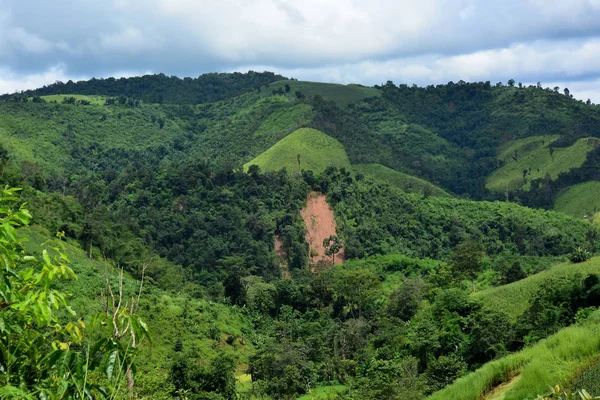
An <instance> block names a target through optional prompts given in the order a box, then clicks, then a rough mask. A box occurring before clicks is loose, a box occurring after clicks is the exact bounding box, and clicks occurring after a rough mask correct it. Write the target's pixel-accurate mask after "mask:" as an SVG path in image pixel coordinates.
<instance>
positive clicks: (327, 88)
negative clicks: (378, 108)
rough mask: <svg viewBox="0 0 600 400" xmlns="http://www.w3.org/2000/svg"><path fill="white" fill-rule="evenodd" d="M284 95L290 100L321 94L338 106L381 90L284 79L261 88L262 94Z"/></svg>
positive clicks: (360, 99)
mask: <svg viewBox="0 0 600 400" xmlns="http://www.w3.org/2000/svg"><path fill="white" fill-rule="evenodd" d="M273 94H279V95H284V96H286V97H287V98H288V99H290V100H294V99H298V98H309V99H310V98H313V97H314V96H321V97H322V98H324V99H325V100H329V101H333V102H335V103H336V104H337V105H339V106H340V107H346V106H347V105H349V104H352V103H357V102H359V101H362V100H364V99H366V98H369V97H379V96H381V91H380V90H378V89H375V88H372V87H367V86H362V85H340V84H337V83H321V82H307V81H296V80H284V81H277V82H273V83H270V84H269V85H268V86H266V87H265V88H264V89H262V90H261V95H262V96H271V95H273Z"/></svg>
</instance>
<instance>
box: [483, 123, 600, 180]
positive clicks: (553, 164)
mask: <svg viewBox="0 0 600 400" xmlns="http://www.w3.org/2000/svg"><path fill="white" fill-rule="evenodd" d="M558 139H559V136H558V135H552V136H533V137H529V138H526V139H518V140H515V141H514V142H512V143H510V144H509V145H508V146H507V147H506V148H505V149H504V150H503V151H502V152H501V154H500V155H499V157H498V159H499V160H500V161H501V162H503V164H504V165H503V166H502V167H501V168H500V169H498V170H496V171H494V172H493V173H492V174H491V175H490V176H489V177H488V179H487V182H486V188H487V189H489V190H492V191H496V192H503V191H505V190H509V191H510V190H517V189H523V190H529V187H530V182H531V181H532V180H534V179H538V178H544V177H546V175H549V176H550V178H551V179H556V178H557V177H558V174H560V173H561V172H568V171H569V170H570V169H573V168H579V167H581V165H582V164H583V163H584V162H585V160H586V158H587V153H589V152H590V151H592V150H593V149H594V148H596V147H597V146H598V144H599V143H600V141H599V140H598V139H596V138H584V139H579V140H578V141H577V142H575V143H574V144H573V145H572V146H569V147H565V148H555V149H551V148H550V147H549V146H550V144H551V143H552V142H554V141H556V140H558ZM525 170H526V171H527V173H526V174H525V177H524V171H525Z"/></svg>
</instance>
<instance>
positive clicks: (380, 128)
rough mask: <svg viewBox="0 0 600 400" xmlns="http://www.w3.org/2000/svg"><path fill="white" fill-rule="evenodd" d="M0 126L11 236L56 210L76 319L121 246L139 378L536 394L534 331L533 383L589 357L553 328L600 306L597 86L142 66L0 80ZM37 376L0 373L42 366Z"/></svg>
mask: <svg viewBox="0 0 600 400" xmlns="http://www.w3.org/2000/svg"><path fill="white" fill-rule="evenodd" d="M0 138H1V141H0V161H1V163H2V164H1V167H2V170H1V177H2V178H1V180H2V182H3V184H5V185H8V187H22V188H23V190H22V191H21V192H20V197H19V198H18V199H16V198H15V196H14V195H13V194H10V196H9V195H6V196H5V197H6V200H5V202H6V204H7V206H2V207H0V213H2V215H0V217H2V218H9V216H11V217H10V218H13V217H12V215H13V214H12V213H13V211H14V210H16V209H18V207H17V205H18V204H20V203H23V202H26V203H27V206H26V207H28V208H29V209H30V210H31V213H32V214H33V219H32V220H31V222H32V225H30V226H29V227H23V228H20V229H19V231H18V232H19V235H20V236H21V237H24V238H29V239H30V240H29V242H26V243H27V244H26V245H25V249H24V250H23V251H21V252H19V251H20V250H19V251H17V250H18V246H20V244H18V243H17V242H14V244H13V245H14V246H15V247H14V248H15V249H16V250H14V252H15V254H37V253H39V251H40V247H43V243H44V242H45V241H46V240H47V239H49V238H52V237H55V236H56V235H55V234H56V233H57V232H58V238H57V240H58V241H59V242H60V243H63V244H64V246H66V252H67V253H68V255H69V257H70V258H71V262H70V265H71V267H72V269H73V270H74V272H75V274H76V275H77V276H78V277H79V280H78V281H76V283H74V284H68V283H62V282H59V283H56V285H57V287H58V288H60V289H61V290H71V291H72V292H73V297H72V299H71V300H70V302H71V303H72V305H73V308H74V309H75V310H76V311H77V312H78V313H79V314H80V315H82V316H83V317H84V318H83V319H82V323H84V324H86V325H89V324H88V322H90V320H91V318H92V315H94V313H96V312H97V311H99V310H101V309H102V305H103V304H107V303H106V293H104V292H105V291H106V290H107V287H106V276H107V275H108V280H109V282H113V286H110V287H114V288H115V290H117V291H118V287H119V285H118V281H119V272H118V271H119V270H120V269H121V268H122V270H123V274H124V278H123V279H124V280H123V282H124V287H125V288H126V290H125V292H127V296H128V297H129V296H131V295H132V294H133V295H134V297H135V293H136V288H139V287H140V285H141V283H142V281H143V282H144V288H145V289H144V291H143V292H142V295H140V300H139V308H138V310H137V313H136V316H139V318H141V319H142V320H144V321H146V322H147V326H148V330H149V332H150V334H151V335H152V336H153V340H152V343H147V344H146V343H144V344H143V345H142V346H141V347H140V348H139V351H137V349H136V351H135V352H136V360H137V367H138V370H139V371H140V372H141V373H140V372H139V373H138V374H137V375H136V376H137V377H136V380H135V384H134V387H133V389H131V390H133V394H132V395H135V396H137V397H138V398H152V399H162V398H165V399H166V398H177V396H179V397H181V396H182V394H185V395H186V396H188V398H190V399H204V398H211V399H227V398H231V397H232V396H234V395H235V393H236V392H237V393H238V394H241V395H243V396H248V397H249V398H253V397H252V396H254V397H256V398H259V397H261V396H262V397H265V398H274V399H278V398H294V397H295V396H300V395H307V396H317V397H316V398H318V396H321V397H325V396H327V395H331V396H338V395H339V396H346V397H345V398H361V399H371V398H372V399H376V398H403V399H404V398H415V399H419V398H423V397H424V396H426V395H431V396H432V398H444V396H449V397H448V398H465V399H466V398H467V397H460V396H462V395H461V394H460V393H463V388H464V386H463V385H467V386H469V387H470V388H471V389H472V391H473V393H475V394H474V396H476V397H473V398H478V397H477V396H481V395H482V394H485V395H486V396H487V395H488V394H489V393H490V392H494V391H495V393H496V394H497V392H501V393H500V394H501V395H504V394H505V393H512V392H510V390H513V389H510V388H509V389H507V387H514V388H515V389H514V393H516V394H515V396H517V395H518V396H522V395H523V396H530V397H534V396H536V395H537V394H541V393H540V392H538V390H542V389H543V388H542V389H540V388H541V386H540V384H539V383H540V382H539V381H535V380H531V379H530V378H529V376H533V375H535V374H536V373H537V372H536V371H537V370H536V369H535V368H534V366H535V365H537V364H536V363H548V362H549V361H548V357H549V355H548V345H547V344H548V343H553V341H558V342H559V344H558V345H557V346H559V347H560V348H561V349H562V348H563V347H562V346H563V345H565V346H564V348H565V349H566V350H565V351H568V352H569V354H571V355H572V357H571V356H568V357H563V358H556V359H555V360H554V361H553V362H556V363H557V365H563V363H565V364H568V368H564V369H560V370H558V369H557V370H556V371H555V372H556V373H555V372H552V371H551V372H552V373H548V374H547V375H545V376H546V377H547V379H552V380H553V381H552V382H544V385H546V386H547V385H548V384H552V385H555V384H560V385H565V384H566V385H575V382H579V381H581V382H587V381H585V379H584V378H583V377H584V375H585V373H584V372H583V371H584V370H589V371H590V372H589V373H590V374H593V371H594V369H593V368H596V367H595V365H593V362H592V361H593V360H594V359H595V357H597V354H598V353H597V352H596V351H592V352H590V350H589V349H590V348H591V347H590V346H593V344H594V343H595V342H594V343H592V342H590V341H587V340H586V341H583V342H581V343H580V345H578V344H577V343H572V342H570V341H569V340H567V339H568V338H571V337H580V336H584V337H585V336H586V335H590V332H594V331H595V329H596V327H597V318H596V317H595V315H596V314H595V313H594V309H595V308H596V307H598V306H600V297H598V296H597V293H598V290H599V289H598V287H599V286H600V284H599V283H598V282H599V281H600V279H599V277H598V275H599V273H600V270H598V263H597V260H596V259H595V258H593V259H592V260H591V261H587V262H586V260H588V259H589V258H590V257H591V256H592V255H593V254H594V253H595V252H596V251H597V250H598V248H599V243H598V234H599V231H598V227H597V224H594V223H592V222H596V221H595V218H594V216H595V213H596V212H597V210H596V206H595V205H594V204H595V199H596V197H597V196H595V193H596V192H597V191H598V188H597V185H596V184H597V180H598V171H599V169H598V160H600V158H599V154H600V150H598V140H599V138H600V108H599V107H598V106H596V105H592V104H585V103H582V102H579V101H577V100H575V99H573V98H572V97H571V96H570V95H565V94H561V93H559V92H558V91H556V90H549V89H543V88H541V87H538V86H530V87H519V86H513V85H511V84H509V85H503V84H496V85H491V84H490V83H489V82H478V83H466V82H462V81H461V82H458V83H452V82H450V83H448V84H446V85H437V86H427V87H417V86H412V87H411V86H407V85H403V84H402V85H398V86H397V85H394V84H393V83H392V82H388V83H386V84H384V85H381V86H375V87H365V86H361V85H338V84H328V83H315V82H302V81H297V80H289V79H285V78H283V77H281V76H278V75H275V74H272V73H268V72H265V73H256V72H249V73H247V74H239V73H235V74H207V75H202V76H200V77H198V78H194V79H191V78H185V79H179V78H175V77H170V78H169V77H166V76H164V75H153V76H145V77H139V78H127V79H118V80H117V79H102V80H98V79H93V80H90V81H82V82H77V83H73V82H68V83H66V84H61V83H56V84H54V85H50V86H48V87H44V88H41V89H37V90H32V91H28V92H24V93H17V94H11V95H4V96H2V97H1V98H0ZM7 190H9V189H7ZM6 193H8V192H6ZM10 193H12V192H10ZM317 194H318V198H319V200H320V202H319V204H318V207H316V206H315V207H313V208H314V209H313V210H311V212H310V215H309V216H308V217H306V218H303V214H306V213H305V212H303V210H304V209H305V208H306V205H307V202H308V200H309V198H310V196H316V195H317ZM19 215H20V214H19ZM332 215H333V216H334V218H331V216H332ZM584 215H587V218H583V216H584ZM15 218H16V217H15ZM20 218H21V219H23V221H25V219H27V218H25V217H23V216H21V217H20ZM332 219H333V220H332ZM15 221H16V222H15V226H16V225H27V224H25V223H24V222H23V221H20V220H15ZM19 221H20V222H19ZM321 222H323V223H324V224H325V223H327V225H328V226H327V227H326V228H327V229H326V230H324V231H323V232H326V233H323V232H320V231H319V229H320V227H321V224H320V223H321ZM316 231H318V232H316ZM309 233H310V234H311V235H312V236H311V235H309ZM332 233H333V234H332ZM313 234H314V235H313ZM319 235H320V236H319ZM323 235H324V237H323ZM313 236H315V237H317V236H318V237H319V243H311V242H310V241H311V238H312V237H313ZM7 237H8V238H9V239H10V235H8V236H7ZM9 239H7V240H8V241H9V242H10V243H13V242H12V241H11V240H12V239H10V240H9ZM322 239H324V240H323V243H320V242H321V240H322ZM11 254H12V253H11ZM336 254H339V255H341V254H343V257H341V256H340V257H339V258H336ZM15 257H17V256H15ZM19 257H20V256H19ZM23 257H24V256H23ZM16 259H20V258H18V257H17V258H16ZM341 259H343V260H344V262H343V263H342V264H341V265H334V264H333V261H334V260H335V261H340V260H341ZM23 260H24V259H23ZM312 260H320V261H319V262H313V261H312ZM566 260H568V261H566ZM17 267H18V268H21V266H20V264H19V265H17ZM23 268H25V267H24V266H23ZM11 276H12V277H13V278H11V279H16V278H15V276H21V275H19V274H17V275H11ZM23 276H27V275H26V274H25V275H23ZM7 279H8V278H7ZM103 291H104V292H103ZM113 294H114V293H113ZM131 302H132V303H135V300H131ZM2 304H3V303H1V302H0V306H2ZM1 312H2V307H0V313H1ZM11 315H12V314H11ZM0 318H2V315H0ZM57 318H59V320H60V321H61V322H62V321H64V323H65V324H66V325H65V326H70V325H68V322H67V321H68V318H67V316H66V315H65V316H63V315H62V314H61V315H60V316H59V317H57ZM131 318H134V317H131ZM135 318H137V317H135ZM584 321H585V322H584ZM574 322H577V323H581V324H582V325H581V326H570V325H572V324H573V323H574ZM23 326H27V324H25V323H23ZM70 329H71V328H70ZM0 331H1V330H0ZM15 332H16V331H15ZM64 334H65V333H64V332H62V333H55V335H59V336H60V335H64ZM573 335H574V336H573ZM50 336H51V335H50ZM40 337H44V335H41V336H40ZM45 337H49V336H48V335H47V336H45ZM18 338H19V337H18V335H15V336H2V335H1V332H0V339H1V340H5V339H6V340H9V339H10V340H17V339H18ZM545 338H548V339H545ZM557 338H558V339H557ZM565 338H567V339H565ZM61 339H64V338H63V337H62V336H61ZM545 340H546V341H545ZM7 343H8V342H7ZM19 343H20V342H19ZM62 343H67V341H66V339H64V340H63V342H62ZM56 346H57V345H56V343H55V344H54V347H56ZM124 346H125V345H124ZM66 347H68V346H64V345H63V348H62V350H61V348H60V346H59V349H58V350H56V351H58V352H59V353H55V354H58V356H60V357H63V358H65V357H66V358H68V357H67V354H71V353H69V352H71V351H73V352H74V351H78V350H77V349H76V346H73V347H72V348H71V347H69V348H68V349H66V350H65V348H66ZM44 348H47V349H48V351H50V349H53V345H52V343H46V347H44ZM124 348H127V346H125V347H124ZM61 351H62V352H63V353H60V352H61ZM73 354H74V353H73ZM78 354H81V353H78ZM107 354H110V353H107ZM58 356H57V357H58ZM78 357H79V356H78ZM106 357H108V358H106V360H109V359H110V357H109V356H106ZM63 358H61V359H63ZM66 358H65V359H66ZM23 359H26V357H25V358H23ZM47 359H54V358H52V357H50V358H47ZM574 359H576V361H577V362H575V361H574ZM1 362H2V360H1V359H0V363H1ZM103 363H104V364H102V363H100V364H98V365H99V366H100V365H102V366H106V365H107V364H106V363H108V361H103ZM530 364H531V367H527V366H526V365H530ZM94 365H95V364H90V365H89V368H92V367H93V366H94ZM123 365H129V364H123ZM498 366H500V367H498ZM588 367H590V368H588ZM98 368H100V367H98ZM102 368H104V367H102ZM528 368H531V369H528ZM536 368H537V367H536ZM48 371H49V372H48V374H49V375H48V376H53V375H52V373H53V372H52V371H54V369H52V368H49V369H48ZM107 371H108V369H107V368H104V369H101V370H95V371H94V374H92V376H93V382H94V384H98V385H100V384H101V382H102V379H104V378H101V377H100V375H98V376H97V375H95V374H96V373H101V374H104V375H106V373H107ZM490 371H491V372H490ZM528 371H530V372H528ZM531 371H533V372H531ZM517 374H520V375H519V376H521V379H522V380H521V381H519V382H520V383H519V382H517V381H515V380H511V379H512V378H514V377H515V376H517ZM104 375H102V376H104ZM45 376H46V375H44V376H40V377H39V378H35V379H39V380H37V381H36V380H34V381H31V380H27V379H25V378H26V375H24V374H21V375H14V376H13V378H14V381H11V382H13V384H14V385H15V387H23V388H34V387H36V385H37V386H38V387H41V386H40V385H42V384H44V385H46V384H48V385H50V383H52V382H59V381H60V379H58V378H57V379H48V380H45V379H46V378H45ZM481 376H484V378H481ZM461 377H462V378H461ZM121 378H123V377H121ZM11 379H12V378H11ZM107 379H109V380H111V378H107ZM123 379H124V380H126V379H125V378H123ZM457 379H458V380H457ZM455 380H456V383H455V384H452V382H454V381H455ZM534 381H535V384H534V383H530V382H534ZM49 382H50V383H49ZM116 382H117V386H116V388H115V390H116V391H115V393H119V395H122V396H126V394H125V392H126V391H127V388H126V386H127V385H122V384H118V382H119V380H118V379H117V380H116ZM465 382H466V383H465ZM474 382H476V383H477V385H475V383H474ZM501 384H506V385H501ZM19 385H21V386H19ZM119 385H120V386H119ZM546 386H544V388H545V387H546ZM11 387H12V386H11ZM28 390H29V389H28ZM31 390H34V389H31ZM74 390H76V389H74ZM119 390H121V391H120V392H119ZM590 390H592V388H591V387H590ZM1 393H2V392H0V394H1ZM496 394H494V395H496ZM598 394H600V393H598ZM98 396H100V395H99V394H98ZM436 396H437V397H436ZM439 396H442V397H439ZM452 396H454V397H452ZM457 396H458V397H457ZM511 396H512V394H511ZM0 397H1V396H0ZM507 398H508V397H507Z"/></svg>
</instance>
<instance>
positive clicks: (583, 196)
mask: <svg viewBox="0 0 600 400" xmlns="http://www.w3.org/2000/svg"><path fill="white" fill-rule="evenodd" d="M554 209H555V210H556V211H560V212H564V213H565V214H568V215H572V216H574V217H577V218H586V219H588V220H590V221H593V222H595V218H594V216H595V214H596V212H598V209H600V182H595V181H591V182H586V183H580V184H578V185H575V186H573V187H571V188H570V189H568V190H567V191H566V192H565V193H563V194H561V195H560V196H559V197H558V198H557V199H556V202H555V203H554Z"/></svg>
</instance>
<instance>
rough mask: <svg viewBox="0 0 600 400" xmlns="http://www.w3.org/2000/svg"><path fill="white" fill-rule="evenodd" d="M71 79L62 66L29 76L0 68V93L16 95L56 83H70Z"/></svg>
mask: <svg viewBox="0 0 600 400" xmlns="http://www.w3.org/2000/svg"><path fill="white" fill-rule="evenodd" d="M69 79H70V78H68V77H67V75H66V73H65V68H64V66H61V65H57V66H54V67H52V68H50V69H48V70H47V71H44V72H42V73H37V74H28V75H19V74H15V73H14V72H12V71H10V70H7V69H3V68H0V93H14V92H17V91H21V90H25V89H31V88H39V87H42V86H44V85H48V84H51V83H54V82H56V81H68V80H69Z"/></svg>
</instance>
